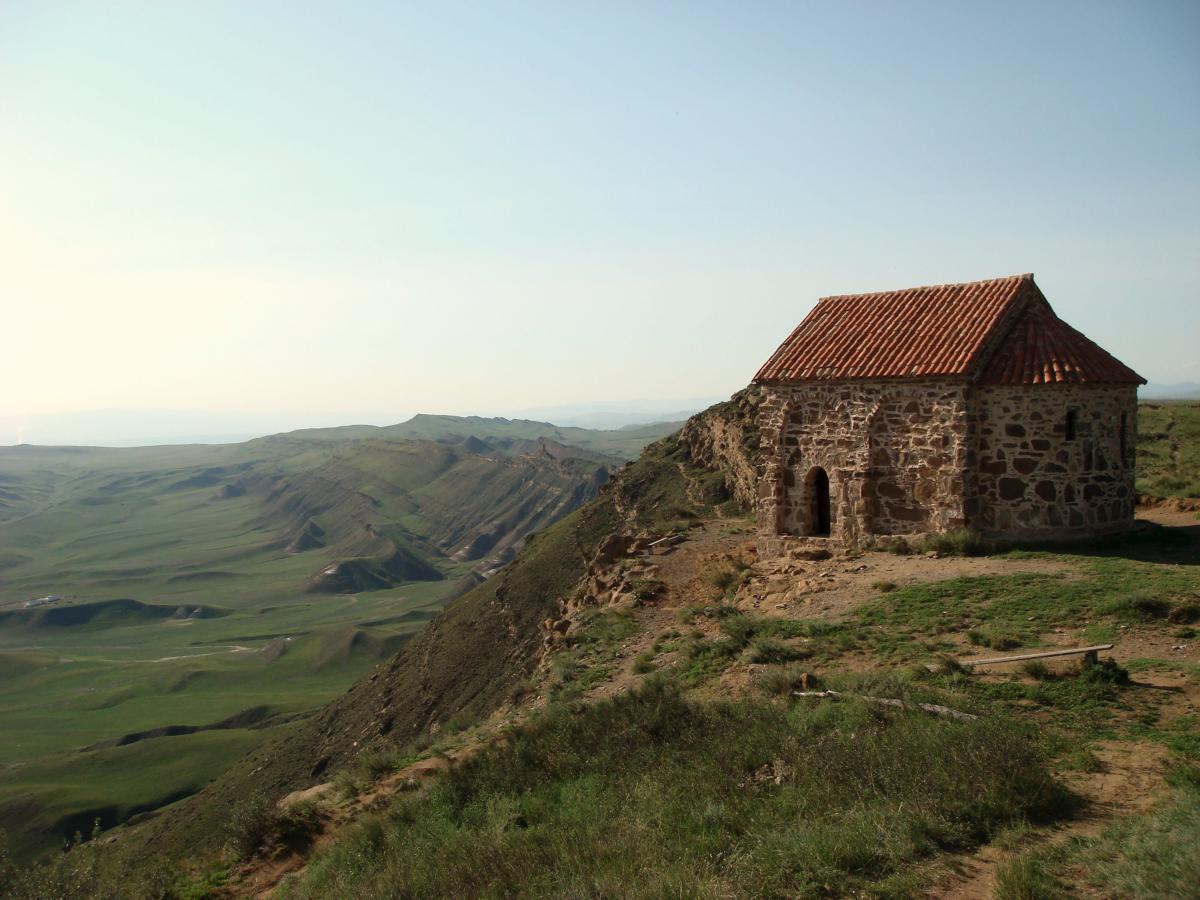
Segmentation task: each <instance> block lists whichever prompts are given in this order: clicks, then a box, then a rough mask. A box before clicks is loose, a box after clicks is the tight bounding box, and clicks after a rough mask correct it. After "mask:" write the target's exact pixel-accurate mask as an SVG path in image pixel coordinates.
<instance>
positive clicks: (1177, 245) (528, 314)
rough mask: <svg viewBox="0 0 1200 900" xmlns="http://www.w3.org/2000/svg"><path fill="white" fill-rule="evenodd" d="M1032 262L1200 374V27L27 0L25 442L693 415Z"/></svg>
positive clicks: (15, 59)
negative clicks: (638, 406) (797, 347)
mask: <svg viewBox="0 0 1200 900" xmlns="http://www.w3.org/2000/svg"><path fill="white" fill-rule="evenodd" d="M1024 271H1033V272H1035V273H1036V274H1037V277H1038V283H1039V284H1040V285H1041V286H1042V289H1043V290H1044V291H1045V293H1046V295H1047V296H1048V297H1049V299H1050V301H1051V303H1052V304H1053V305H1054V307H1055V309H1056V310H1057V311H1058V312H1059V314H1060V315H1062V316H1063V317H1064V318H1065V319H1067V320H1068V321H1069V322H1071V324H1073V325H1075V326H1076V327H1078V328H1080V329H1081V330H1083V331H1084V332H1085V333H1087V334H1088V335H1089V336H1091V337H1092V338H1094V339H1095V340H1097V341H1099V342H1100V343H1101V344H1102V345H1104V346H1105V347H1107V348H1108V349H1110V350H1111V351H1113V352H1114V353H1116V354H1117V355H1118V356H1119V357H1120V358H1121V359H1123V360H1124V361H1126V362H1127V363H1129V364H1130V365H1132V366H1133V367H1134V368H1136V369H1138V370H1139V371H1140V372H1141V373H1142V374H1144V375H1146V376H1147V377H1149V378H1151V379H1152V380H1155V381H1162V382H1171V381H1185V380H1200V4H1196V3H1193V2H1187V3H1184V2H1149V3H1145V2H1141V3H1135V2H1129V3H1115V4H1114V3H1100V2H1086V3H1044V2H1043V3H1029V4H1022V3H1003V4H991V5H990V8H987V7H985V6H984V5H983V4H976V3H916V4H913V3H906V4H901V3H886V4H885V3H844V4H833V3H812V4H807V3H782V4H772V3H726V4H713V3H678V4H676V3H652V2H645V0H642V2H629V3H588V4H584V3H564V2H554V3H519V4H518V3H505V4H483V3H472V4H459V5H456V4H448V3H436V4H428V5H415V4H395V3H382V2H380V3H352V2H337V3H332V2H331V3H303V2H295V0H293V2H287V3H264V2H258V3H245V2H228V3H223V2H213V0H205V2H191V3H187V2H172V3H164V2H147V3H132V2H130V3H126V2H105V3H101V2H88V3H57V2H52V0H38V2H20V0H5V2H4V3H2V4H0V304H3V310H2V312H3V322H4V324H5V328H4V332H5V336H6V338H7V339H6V340H5V342H4V346H5V348H6V349H5V352H4V353H3V354H2V355H0V384H3V389H2V390H0V423H5V422H6V423H8V425H9V426H10V430H11V427H13V423H18V425H19V423H20V422H21V421H22V420H23V419H24V418H26V417H34V418H36V417H37V416H39V415H44V414H49V413H63V412H73V411H85V410H97V409H110V408H121V409H127V410H128V409H134V410H137V409H159V410H162V409H171V410H179V411H193V412H196V411H205V412H211V413H214V414H216V413H223V412H230V413H232V412H238V413H243V414H244V413H250V414H262V415H264V416H266V415H267V414H271V415H282V416H285V417H289V416H290V417H292V419H289V421H292V420H293V419H294V421H295V422H296V424H304V423H307V422H313V423H314V424H318V423H320V424H329V423H332V422H336V421H347V422H348V421H362V420H368V421H379V422H388V421H394V420H396V419H397V418H401V417H403V416H404V415H406V414H409V413H411V412H414V411H438V412H453V413H488V414H490V413H498V414H505V413H512V412H514V411H517V410H521V409H526V408H530V407H539V406H554V405H559V404H569V403H579V402H591V401H629V402H630V403H633V402H634V401H639V402H652V401H659V402H662V403H664V404H666V406H670V401H671V400H673V399H681V398H697V397H708V396H725V395H728V394H729V393H731V392H732V391H734V390H736V389H737V388H739V387H741V386H743V385H744V384H745V383H746V382H747V381H748V380H749V378H750V377H751V376H752V375H753V373H754V371H755V369H756V368H757V366H758V364H759V363H760V362H762V360H763V359H765V358H766V357H767V356H768V355H769V354H770V352H771V351H772V350H773V349H774V348H775V346H776V345H777V344H778V343H779V341H780V340H782V338H783V337H785V336H786V334H787V332H788V331H789V330H790V329H791V328H792V327H793V326H794V325H795V324H796V322H797V321H799V320H800V318H802V317H803V315H804V314H805V313H806V312H807V311H808V309H809V308H810V307H811V305H812V303H813V302H814V301H815V300H816V298H817V297H818V296H821V295H823V294H830V293H845V292H853V291H868V290H880V289H885V288H892V287H903V286H909V285H914V284H926V283H938V282H948V281H958V280H969V279H975V278H985V277H991V276H995V275H1005V274H1013V273H1017V272H1024ZM214 421H215V419H214ZM214 427H216V428H217V429H218V430H219V426H214ZM102 437H103V436H98V437H97V438H96V439H97V440H99V439H102ZM13 439H15V438H13V437H11V436H10V435H9V434H7V433H5V432H3V431H0V443H7V442H9V441H10V440H13ZM31 439H36V435H33V436H32V438H31Z"/></svg>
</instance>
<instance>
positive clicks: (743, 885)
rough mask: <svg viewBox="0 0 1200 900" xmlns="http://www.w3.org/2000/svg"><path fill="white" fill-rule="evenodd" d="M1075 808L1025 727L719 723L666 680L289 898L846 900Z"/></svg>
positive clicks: (373, 831)
mask: <svg viewBox="0 0 1200 900" xmlns="http://www.w3.org/2000/svg"><path fill="white" fill-rule="evenodd" d="M930 759H937V760H938V761H939V764H938V765H937V766H930V765H928V761H929V760H930ZM814 760H819V761H820V765H813V761H814ZM1062 803H1063V794H1062V792H1061V790H1060V789H1059V788H1058V787H1057V786H1056V784H1055V783H1054V782H1053V780H1052V779H1051V777H1050V776H1049V774H1048V773H1047V771H1046V769H1045V767H1044V765H1043V762H1042V760H1041V759H1040V757H1039V755H1038V753H1037V751H1036V750H1035V749H1033V745H1032V744H1031V742H1029V741H1028V740H1027V736H1026V735H1025V734H1024V733H1023V731H1022V730H1021V729H1020V728H1019V727H1017V726H1015V725H1012V724H1010V723H1006V722H1003V721H984V720H980V721H978V722H971V723H958V722H946V721H942V720H938V719H933V718H931V717H928V716H911V715H879V714H876V713H873V712H871V711H869V710H867V709H866V708H865V707H862V706H860V705H858V704H854V703H844V704H829V705H822V706H819V707H800V706H796V707H790V708H789V707H786V706H781V705H778V704H773V703H768V702H757V701H742V702H739V703H737V704H727V703H712V704H710V703H700V702H697V701H693V700H689V699H687V698H685V697H684V696H682V695H681V693H680V692H679V691H678V689H677V688H675V687H673V686H672V685H671V684H669V683H668V682H666V681H664V680H662V679H653V680H652V681H651V682H650V683H649V684H647V685H646V686H645V687H644V688H642V689H641V690H639V691H637V692H634V693H631V694H627V695H623V696H621V697H618V698H615V699H613V700H610V701H604V702H601V703H597V704H593V705H591V706H589V707H587V708H586V709H583V710H580V711H576V712H571V711H565V710H557V709H555V710H551V711H548V712H547V713H546V714H545V715H543V716H541V717H540V718H538V719H537V720H536V721H534V722H533V723H531V724H530V725H528V726H526V727H524V728H522V729H519V730H517V731H516V732H514V733H513V734H512V735H511V736H510V738H509V740H508V741H507V742H506V743H505V744H504V745H503V746H497V747H492V748H489V749H488V750H485V751H483V752H482V753H481V754H480V755H479V756H477V757H475V758H473V759H472V760H470V761H468V762H466V763H465V764H464V765H463V766H462V767H460V768H459V769H457V770H455V771H454V772H453V773H451V774H450V775H449V776H448V777H446V778H445V779H443V780H442V781H441V782H439V783H438V784H437V785H436V786H435V787H434V788H433V789H432V790H431V791H430V793H429V794H428V795H426V796H424V797H414V798H411V799H406V800H405V801H403V802H401V803H400V804H399V805H398V806H397V808H396V809H395V811H394V812H393V813H392V815H391V817H390V819H389V820H388V821H387V822H385V823H383V824H382V825H380V826H378V827H372V828H363V829H358V830H356V831H355V832H353V833H351V834H350V835H348V836H347V837H345V838H344V839H342V840H341V841H339V842H338V843H337V844H336V845H335V846H334V847H333V848H332V849H331V850H329V851H328V852H325V853H323V854H321V855H320V856H318V857H317V858H316V859H315V860H314V861H313V862H312V863H311V864H310V866H309V868H308V870H307V873H306V877H305V879H304V881H303V882H301V883H300V884H299V885H297V886H296V887H295V888H294V889H292V890H290V891H289V892H288V896H290V897H293V898H304V897H326V896H412V897H418V896H419V897H429V898H435V897H462V896H516V895H520V896H524V897H562V896H595V895H602V896H738V897H750V896H764V895H774V896H779V895H788V896H815V895H818V894H821V895H824V894H830V893H833V894H846V893H852V892H857V891H861V890H866V889H868V888H870V887H872V886H875V885H885V884H888V883H891V884H896V883H897V881H896V879H900V878H903V877H905V876H902V875H901V873H902V872H904V870H905V868H906V867H907V866H908V865H909V864H910V863H912V862H914V861H916V860H919V859H922V858H924V857H926V856H928V855H930V854H932V853H934V852H936V851H937V850H939V849H947V848H967V847H971V846H974V845H975V844H977V843H978V842H980V841H982V840H986V839H988V837H989V836H991V835H993V834H995V833H996V832H997V831H999V830H1000V829H1002V828H1005V827H1009V826H1012V825H1014V824H1017V823H1019V822H1021V821H1023V820H1025V819H1026V818H1028V817H1030V816H1040V815H1046V814H1052V813H1054V812H1055V811H1056V810H1057V809H1058V808H1059V807H1060V805H1061V804H1062ZM650 834H653V835H654V839H653V840H648V839H647V835H650Z"/></svg>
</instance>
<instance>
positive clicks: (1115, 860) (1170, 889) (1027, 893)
mask: <svg viewBox="0 0 1200 900" xmlns="http://www.w3.org/2000/svg"><path fill="white" fill-rule="evenodd" d="M1168 781H1169V783H1170V791H1169V792H1168V794H1167V796H1166V797H1165V798H1164V799H1163V800H1162V801H1161V802H1159V803H1158V804H1157V805H1156V806H1154V807H1153V808H1152V809H1150V810H1148V811H1147V812H1144V813H1139V814H1136V815H1132V816H1127V817H1124V818H1121V819H1119V820H1118V821H1117V822H1116V823H1115V824H1114V825H1112V826H1110V827H1109V828H1108V829H1107V830H1105V831H1104V833H1103V834H1101V835H1099V836H1098V837H1092V838H1083V839H1079V838H1076V839H1074V840H1072V841H1071V842H1069V843H1067V844H1065V845H1059V846H1053V847H1049V848H1047V847H1040V848H1035V849H1032V850H1030V851H1028V852H1026V853H1025V854H1023V855H1019V856H1015V857H1012V858H1010V859H1008V860H1006V861H1005V862H1004V863H1002V864H1001V865H1000V867H999V868H998V869H997V873H996V893H995V896H996V897H997V898H998V900H1057V898H1066V897H1072V896H1079V893H1080V892H1079V890H1078V889H1077V888H1073V887H1070V886H1069V885H1070V884H1071V883H1073V882H1077V881H1082V882H1083V884H1084V885H1086V886H1087V888H1088V889H1089V890H1090V892H1092V893H1094V895H1095V896H1098V897H1105V898H1113V900H1118V898H1120V900H1125V898H1134V900H1191V898H1193V897H1195V896H1196V885H1200V767H1197V765H1196V763H1195V762H1194V761H1193V762H1185V763H1182V764H1181V765H1179V766H1177V767H1176V769H1175V770H1174V771H1173V772H1172V773H1171V774H1170V776H1169V778H1168Z"/></svg>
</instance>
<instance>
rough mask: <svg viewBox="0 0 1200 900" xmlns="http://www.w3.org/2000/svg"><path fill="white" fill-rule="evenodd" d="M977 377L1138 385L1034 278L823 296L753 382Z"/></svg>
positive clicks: (1012, 381) (1008, 381) (1007, 381)
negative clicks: (1058, 311)
mask: <svg viewBox="0 0 1200 900" xmlns="http://www.w3.org/2000/svg"><path fill="white" fill-rule="evenodd" d="M976 376H981V377H980V380H982V381H984V382H986V383H989V384H1044V383H1050V382H1104V383H1126V382H1134V383H1137V382H1140V383H1143V384H1144V383H1145V379H1143V378H1141V376H1139V375H1138V374H1137V373H1136V372H1134V371H1133V370H1132V369H1130V368H1128V367H1127V366H1125V365H1123V364H1122V363H1120V362H1118V361H1117V360H1116V359H1114V358H1113V357H1112V356H1111V355H1110V354H1109V353H1107V352H1106V351H1104V350H1102V349H1101V348H1100V347H1098V346H1097V345H1096V344H1094V343H1093V342H1092V341H1090V340H1088V339H1087V338H1086V337H1084V336H1083V335H1082V334H1080V333H1079V332H1078V331H1076V330H1075V329H1073V328H1071V326H1069V325H1067V324H1066V323H1065V322H1063V321H1062V320H1061V319H1059V318H1058V317H1057V316H1056V315H1054V311H1053V310H1052V309H1050V305H1049V303H1047V302H1046V298H1045V297H1043V296H1042V292H1041V291H1040V290H1038V287H1037V285H1036V284H1035V283H1034V280H1033V276H1032V275H1013V276H1010V277H1007V278H994V279H991V280H988V281H972V282H968V283H965V284H946V285H939V286H936V287H918V288H908V289H906V290H900V291H884V292H882V293H877V294H851V295H846V296H839V297H824V298H822V299H821V300H819V301H818V302H817V305H816V306H815V307H813V310H812V312H810V313H809V314H808V315H807V316H806V317H805V319H804V321H803V322H801V323H800V324H799V325H798V326H797V327H796V330H795V331H793V332H792V333H791V335H790V336H789V337H788V339H787V340H786V341H784V342H783V343H782V344H781V345H780V346H779V349H778V350H776V351H775V352H774V353H773V354H772V355H771V358H770V359H768V360H767V362H766V363H765V364H764V365H763V367H762V368H761V369H759V371H758V374H757V375H755V376H754V380H755V381H756V382H772V381H840V380H843V379H863V378H926V377H966V378H975V377H976Z"/></svg>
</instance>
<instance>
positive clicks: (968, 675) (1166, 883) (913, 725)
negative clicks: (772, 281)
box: [12, 393, 1200, 898]
mask: <svg viewBox="0 0 1200 900" xmlns="http://www.w3.org/2000/svg"><path fill="white" fill-rule="evenodd" d="M753 404H754V396H753V394H752V393H748V394H744V395H740V396H739V397H737V398H735V400H734V401H731V402H730V403H727V404H721V405H719V406H717V407H714V408H713V409H712V410H709V411H708V412H707V413H705V414H703V415H702V416H699V417H697V418H695V419H693V420H691V421H690V422H689V423H688V425H687V426H686V427H685V428H684V429H683V430H682V432H681V433H680V434H679V435H677V436H672V437H669V438H667V439H664V440H662V441H660V442H658V443H656V444H654V445H652V446H651V447H649V448H647V450H646V451H645V452H644V453H643V454H642V456H641V457H640V458H639V459H638V460H637V461H636V462H634V463H632V464H631V465H629V466H627V467H625V468H624V469H623V470H621V472H620V473H619V474H618V475H617V476H616V477H615V478H614V479H613V480H612V481H611V482H609V483H608V484H607V485H605V486H604V488H603V489H602V490H601V492H600V495H599V496H598V497H597V498H596V499H595V500H593V501H591V502H589V503H587V504H585V505H583V506H582V507H581V508H580V509H578V510H576V511H575V512H574V513H572V514H571V515H569V516H567V517H566V518H564V519H563V520H562V521H560V522H558V523H557V524H555V525H553V526H551V527H549V528H547V529H545V530H544V531H542V532H541V533H539V534H538V535H537V536H536V537H535V538H534V539H533V540H531V541H529V542H527V544H526V545H525V546H524V547H523V548H522V550H521V551H520V553H519V554H518V556H517V557H516V559H515V560H514V561H513V562H512V563H511V564H509V565H508V566H506V567H505V568H503V569H502V570H501V571H500V572H499V573H498V574H497V575H495V576H494V577H492V578H490V579H489V580H487V581H486V582H484V583H483V584H481V585H479V586H478V587H476V588H474V589H472V590H470V591H468V592H466V593H465V594H463V595H462V596H460V597H459V598H458V599H457V600H455V601H454V602H453V603H451V604H449V605H448V606H447V607H446V609H445V610H444V611H443V612H441V613H440V614H438V615H437V616H435V617H434V618H433V619H432V620H430V622H429V624H428V626H427V627H425V628H424V629H423V630H422V631H421V632H420V633H419V634H417V635H416V636H415V637H413V638H412V639H411V640H409V641H408V642H407V643H406V644H405V645H404V646H403V647H402V648H400V650H399V652H398V653H397V654H396V655H395V656H394V657H393V658H392V659H390V660H389V661H387V662H385V663H383V664H381V665H379V666H378V667H376V668H375V669H374V670H373V671H372V672H371V673H370V674H369V675H367V676H366V677H364V678H363V679H361V680H360V681H358V682H357V683H356V684H355V685H354V686H353V687H352V688H351V689H350V690H349V691H348V692H347V693H345V694H344V695H343V696H341V697H339V698H338V699H336V700H335V701H333V702H332V703H330V704H329V705H328V706H326V707H324V708H323V709H322V710H320V711H319V712H318V713H317V714H316V715H313V716H311V717H308V718H305V719H303V720H297V721H296V722H294V723H293V724H291V725H290V726H287V730H286V731H282V732H280V733H278V734H277V736H275V737H273V738H271V739H270V740H269V741H267V742H265V743H263V744H262V745H260V746H259V747H257V748H256V749H253V750H251V752H250V753H248V755H247V756H246V757H245V758H243V759H242V760H240V761H239V762H238V763H237V764H235V765H234V766H232V767H231V768H229V769H228V770H227V771H226V772H225V773H223V774H222V775H220V776H219V777H217V778H216V779H215V780H214V781H213V782H212V783H211V784H209V785H208V786H207V787H205V788H204V789H203V790H201V791H200V792H199V793H197V794H195V795H194V796H192V797H190V798H189V799H187V800H184V801H182V802H180V803H178V804H176V805H174V806H172V807H170V808H168V809H166V810H164V811H163V812H162V813H161V814H159V815H157V816H155V817H153V818H151V819H150V820H149V821H146V822H144V823H142V824H141V825H138V826H136V827H126V828H120V829H115V830H113V831H111V832H109V833H108V834H105V835H103V836H101V837H100V838H99V840H97V841H96V842H94V843H85V844H83V845H82V846H81V847H79V848H77V849H76V850H73V851H72V852H71V853H68V854H67V855H66V856H64V857H62V858H61V859H60V861H59V863H58V864H57V865H56V866H55V867H53V868H50V869H40V870H34V871H33V872H32V873H30V874H28V875H25V876H12V877H16V878H17V880H16V881H15V882H14V885H15V887H14V893H15V895H16V896H18V897H21V896H36V895H37V893H36V892H37V891H38V890H41V891H43V892H45V891H47V890H49V889H53V890H55V891H58V892H60V893H61V894H63V895H66V896H92V895H100V896H103V895H104V890H105V888H104V887H103V885H104V884H106V883H113V882H108V881H106V879H117V880H118V881H119V883H120V884H121V885H122V886H123V890H124V891H125V893H126V894H127V895H130V896H138V895H139V894H138V893H137V892H138V891H139V890H141V891H144V893H143V894H141V895H144V896H161V895H163V891H164V889H166V890H167V892H168V893H170V892H171V891H180V892H184V893H185V894H186V895H187V896H193V897H195V896H214V897H216V896H221V897H231V896H233V897H241V896H263V895H266V893H267V892H269V891H271V890H272V889H274V890H275V895H276V896H283V897H314V898H315V897H342V896H356V897H393V896H412V897H438V896H444V897H461V896H479V895H493V896H513V895H521V896H545V897H560V896H590V895H595V894H597V893H599V894H601V895H605V896H647V897H649V896H676V895H683V896H698V897H730V896H735V897H742V896H745V897H751V896H763V895H768V896H813V897H815V896H847V895H888V896H917V895H932V896H946V897H952V896H953V897H960V896H967V897H987V896H997V897H1001V898H1016V897H1043V896H1045V897H1049V896H1058V895H1060V894H1072V893H1073V894H1083V895H1085V896H1112V897H1128V896H1135V897H1136V896H1145V897H1150V896H1153V897H1185V896H1189V894H1190V891H1191V888H1192V886H1193V885H1194V884H1195V881H1196V878H1197V877H1198V876H1200V873H1198V872H1197V871H1196V869H1195V865H1194V861H1195V859H1196V858H1197V856H1196V854H1195V852H1194V851H1195V848H1196V847H1197V846H1198V845H1200V815H1198V814H1197V813H1198V812H1200V792H1198V790H1197V785H1200V775H1198V772H1200V769H1198V768H1197V767H1198V766H1200V748H1197V746H1196V743H1195V739H1194V731H1195V721H1196V716H1197V714H1198V711H1200V653H1198V652H1197V649H1196V644H1195V637H1196V632H1195V627H1196V626H1195V623H1196V622H1197V620H1200V576H1197V574H1196V572H1197V571H1198V567H1200V540H1198V536H1197V533H1196V532H1197V525H1196V523H1195V520H1194V516H1193V515H1192V514H1190V513H1177V512H1162V513H1155V515H1156V516H1157V519H1158V522H1159V523H1161V524H1159V525H1157V526H1155V525H1153V524H1151V523H1148V524H1147V525H1146V527H1145V531H1144V532H1143V533H1142V534H1141V535H1139V536H1134V537H1132V538H1130V539H1129V540H1127V541H1123V542H1119V541H1113V542H1108V543H1104V544H1097V545H1092V546H1084V547H1081V546H1074V547H1066V548H1055V549H1049V550H1047V549H1040V550H1037V551H1029V550H1020V551H1010V552H1006V553H997V554H991V555H988V554H982V555H975V556H961V555H958V553H959V552H961V551H962V550H964V549H967V550H972V551H973V552H976V553H979V552H980V551H979V550H978V549H976V548H974V547H972V546H970V545H968V544H958V545H956V544H955V543H954V542H942V543H938V544H933V545H930V546H929V547H928V548H913V547H911V546H909V545H908V544H903V545H901V544H900V543H899V542H897V543H893V544H890V545H887V546H879V547H874V548H866V549H863V550H856V551H841V552H835V553H833V554H832V555H831V554H829V553H825V552H814V553H811V554H803V553H802V554H799V555H797V556H795V557H794V558H786V559H779V560H759V559H757V557H756V555H755V549H754V543H753V541H752V531H753V527H752V523H751V522H750V521H749V519H748V518H747V517H746V514H745V510H746V508H747V504H748V502H749V501H750V499H751V498H752V496H753V486H754V482H753V472H754V468H755V462H756V460H755V458H754V454H755V451H754V428H753V417H752V408H753ZM663 537H668V538H669V539H668V540H666V541H661V542H659V543H655V542H656V541H660V539H661V538H663ZM914 550H917V551H921V550H924V551H926V552H914ZM1095 643H1113V644H1115V647H1114V649H1113V651H1112V653H1111V654H1105V658H1104V659H1103V661H1102V662H1101V663H1100V664H1098V665H1095V666H1080V665H1079V663H1078V662H1077V661H1072V660H1070V659H1067V660H1061V661H1053V660H1052V661H1049V662H1047V663H1038V664H1036V665H1033V664H1030V665H1027V666H1013V665H986V664H977V665H972V664H971V663H972V661H978V660H980V659H983V658H986V657H992V656H1000V655H1004V653H1006V652H1010V651H1013V650H1016V651H1017V652H1019V648H1028V649H1036V648H1046V647H1055V646H1058V647H1071V646H1079V645H1086V644H1095ZM1109 656H1111V658H1108V657H1109ZM174 739H175V738H165V740H174ZM297 791H301V792H303V793H300V794H297V793H295V792H297ZM289 795H291V796H290V797H289ZM284 798H288V799H287V800H286V802H283V804H282V805H280V801H283V799H284ZM649 836H653V839H650V838H649ZM181 870H182V871H183V872H184V873H185V874H184V875H182V876H181V875H180V871H181Z"/></svg>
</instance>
